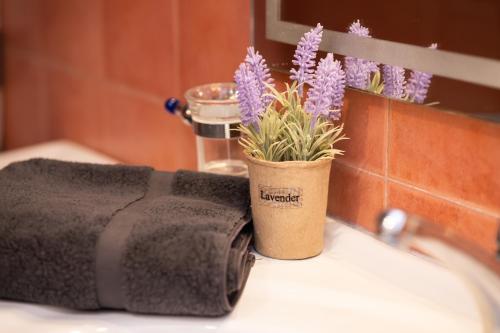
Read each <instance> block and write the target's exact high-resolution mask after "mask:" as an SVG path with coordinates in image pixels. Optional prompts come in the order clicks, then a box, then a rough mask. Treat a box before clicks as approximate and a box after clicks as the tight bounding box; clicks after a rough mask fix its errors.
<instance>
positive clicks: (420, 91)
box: [406, 43, 437, 104]
mask: <svg viewBox="0 0 500 333" xmlns="http://www.w3.org/2000/svg"><path fill="white" fill-rule="evenodd" d="M429 48H430V49H433V50H434V49H436V48H437V44H436V43H433V44H431V46H429ZM431 79H432V74H429V73H424V72H418V71H412V72H411V74H410V78H409V79H408V84H407V85H406V95H407V97H408V99H409V100H410V101H412V102H415V103H419V104H422V103H423V102H424V100H425V98H426V97H427V92H428V91H429V87H430V85H431Z"/></svg>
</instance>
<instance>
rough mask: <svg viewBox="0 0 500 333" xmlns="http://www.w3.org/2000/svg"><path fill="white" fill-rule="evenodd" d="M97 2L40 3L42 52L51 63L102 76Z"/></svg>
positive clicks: (58, 0) (51, 0)
mask: <svg viewBox="0 0 500 333" xmlns="http://www.w3.org/2000/svg"><path fill="white" fill-rule="evenodd" d="M101 7H102V6H101V1H100V0H92V1H75V0H70V1H68V0H44V1H43V33H44V41H45V46H44V52H45V55H46V57H47V58H48V59H50V62H51V63H57V64H59V65H64V66H71V67H72V68H73V69H76V70H79V71H85V72H87V73H88V74H94V75H101V74H102V72H103V60H104V59H103V47H104V40H103V38H102V35H101V25H102V22H103V18H102V8H101Z"/></svg>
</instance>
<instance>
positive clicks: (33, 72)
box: [0, 49, 51, 148]
mask: <svg viewBox="0 0 500 333" xmlns="http://www.w3.org/2000/svg"><path fill="white" fill-rule="evenodd" d="M5 68H6V73H5V75H6V76H7V77H8V78H9V79H8V84H7V85H6V86H5V89H4V91H3V93H4V107H5V110H6V111H8V112H6V113H5V133H4V135H5V145H6V146H7V147H11V148H17V147H21V146H25V145H28V144H33V143H37V142H42V141H46V140H48V139H49V138H50V137H51V134H50V130H51V124H50V116H49V113H48V108H47V89H46V84H47V80H46V77H47V73H46V69H45V68H44V67H43V66H42V65H41V64H40V63H38V62H37V61H36V60H34V59H30V58H29V57H26V56H24V55H23V54H20V53H18V52H15V51H13V50H11V49H7V50H6V53H5ZM0 132H1V131H0Z"/></svg>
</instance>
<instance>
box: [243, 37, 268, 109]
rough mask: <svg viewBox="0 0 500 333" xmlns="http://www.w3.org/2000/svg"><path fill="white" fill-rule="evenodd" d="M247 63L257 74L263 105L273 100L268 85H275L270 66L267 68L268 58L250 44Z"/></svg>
mask: <svg viewBox="0 0 500 333" xmlns="http://www.w3.org/2000/svg"><path fill="white" fill-rule="evenodd" d="M245 63H247V64H248V66H249V68H250V70H251V71H252V72H253V74H254V75H255V79H256V80H257V87H258V89H259V94H260V96H261V99H262V103H263V105H268V104H269V103H270V102H271V99H272V97H271V96H270V95H269V94H268V89H267V87H266V86H274V85H273V79H272V77H271V73H270V72H269V68H267V64H266V60H265V59H264V58H263V57H262V55H260V54H259V52H258V51H255V49H254V48H253V46H250V47H249V48H248V49H247V55H246V57H245Z"/></svg>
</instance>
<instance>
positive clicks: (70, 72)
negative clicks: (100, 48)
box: [8, 47, 164, 105]
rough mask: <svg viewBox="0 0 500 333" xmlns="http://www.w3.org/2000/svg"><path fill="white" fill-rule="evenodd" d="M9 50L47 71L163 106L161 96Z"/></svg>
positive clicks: (41, 57) (19, 51) (39, 57)
mask: <svg viewBox="0 0 500 333" xmlns="http://www.w3.org/2000/svg"><path fill="white" fill-rule="evenodd" d="M8 48H10V49H11V50H13V51H14V52H15V53H16V55H17V56H21V57H23V58H24V59H26V60H28V61H31V62H32V63H34V64H37V65H39V66H43V67H45V68H48V69H55V70H59V71H62V72H64V73H66V74H68V75H71V76H73V77H75V78H78V79H82V80H88V81H100V82H102V83H103V84H104V85H105V86H108V87H111V88H116V89H118V90H121V91H122V92H126V93H129V94H132V95H134V96H135V97H140V98H143V99H145V100H148V101H149V102H152V103H160V104H161V105H163V102H164V98H163V97H161V96H158V95H156V94H154V93H149V92H146V91H144V90H139V89H136V88H133V87H131V86H129V85H127V84H124V83H122V82H120V81H114V80H109V79H106V78H105V77H102V76H99V75H86V74H85V72H83V71H80V70H78V69H75V68H73V67H72V66H70V65H67V64H64V63H58V62H54V61H51V60H49V59H47V58H45V57H43V56H39V55H32V54H29V53H26V52H25V51H24V50H22V49H19V48H16V47H8Z"/></svg>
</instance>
